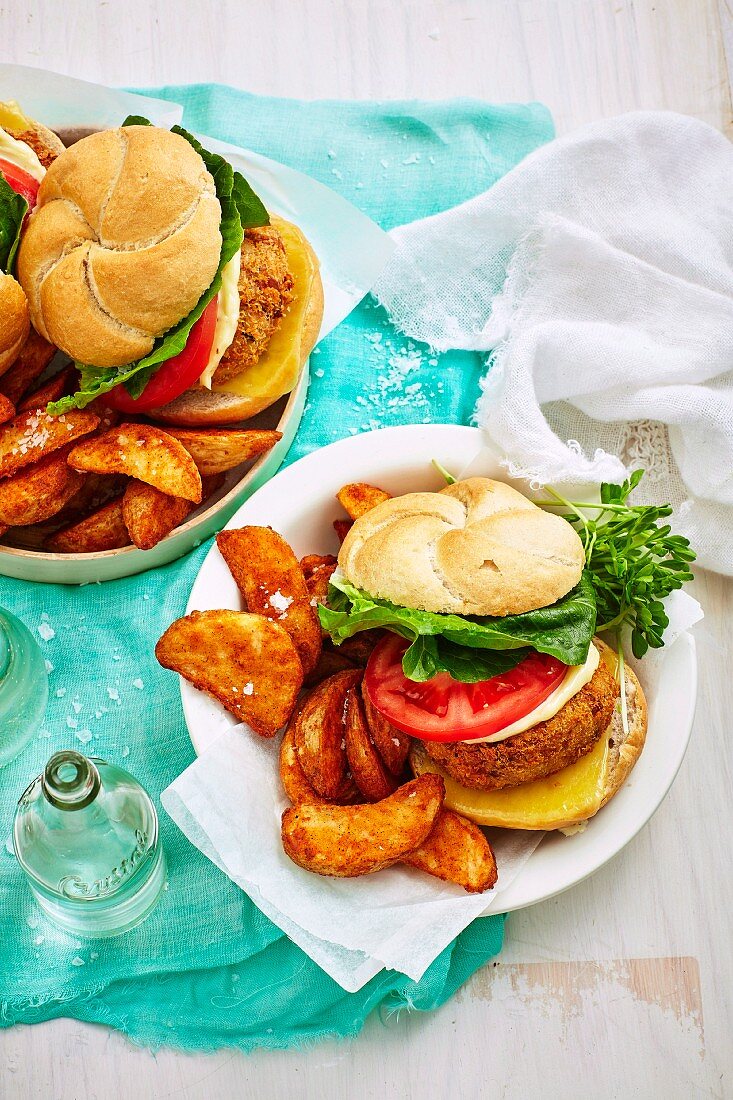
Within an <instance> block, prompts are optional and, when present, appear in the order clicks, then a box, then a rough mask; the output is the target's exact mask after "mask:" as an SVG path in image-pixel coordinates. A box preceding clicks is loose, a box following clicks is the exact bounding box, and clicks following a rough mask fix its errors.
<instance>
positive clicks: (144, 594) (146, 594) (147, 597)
mask: <svg viewBox="0 0 733 1100" xmlns="http://www.w3.org/2000/svg"><path fill="white" fill-rule="evenodd" d="M143 599H144V600H149V599H150V596H149V594H148V593H147V592H143Z"/></svg>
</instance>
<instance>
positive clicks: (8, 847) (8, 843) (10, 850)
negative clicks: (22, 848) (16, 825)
mask: <svg viewBox="0 0 733 1100" xmlns="http://www.w3.org/2000/svg"><path fill="white" fill-rule="evenodd" d="M5 851H6V852H7V853H8V855H9V856H12V855H15V849H14V848H13V841H12V838H11V837H8V839H7V840H6V841H5Z"/></svg>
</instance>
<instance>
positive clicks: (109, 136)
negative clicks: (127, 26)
mask: <svg viewBox="0 0 733 1100" xmlns="http://www.w3.org/2000/svg"><path fill="white" fill-rule="evenodd" d="M220 222H221V207H220V205H219V200H218V199H217V197H216V192H215V188H214V181H213V179H212V177H211V175H210V174H209V172H208V171H207V170H206V166H205V164H204V162H203V160H202V159H201V157H200V156H199V154H198V153H197V152H196V151H195V150H194V149H193V148H192V147H191V145H189V143H188V142H187V141H186V140H185V138H182V137H180V136H179V135H178V134H173V133H170V132H169V131H168V130H161V129H158V128H157V127H154V126H124V127H120V128H119V129H117V130H102V131H100V132H99V133H96V134H91V135H90V136H89V137H86V138H83V139H82V140H81V141H79V142H77V143H76V144H75V145H72V146H71V148H70V149H67V150H66V151H65V152H64V153H62V154H61V156H60V157H58V159H57V160H55V161H54V162H53V164H52V165H51V167H50V168H49V170H48V172H47V173H46V175H45V177H44V179H43V182H42V183H41V186H40V189H39V192H38V206H37V207H36V210H35V211H34V213H33V214H32V215H31V217H30V219H29V222H28V227H27V229H26V231H25V233H24V234H23V238H22V241H21V247H20V250H19V254H18V265H17V266H18V278H19V279H20V282H21V284H22V285H23V289H24V290H25V292H26V294H27V295H28V300H29V303H30V312H31V320H32V321H33V325H34V327H35V328H36V329H37V330H38V331H39V332H40V333H41V335H42V336H44V337H45V338H46V339H47V340H50V341H51V343H53V344H55V345H56V346H57V347H59V348H61V349H62V351H65V352H66V354H67V355H70V356H71V357H72V358H73V359H76V360H78V361H79V362H82V363H88V364H91V365H93V366H98V367H117V366H122V365H123V364H125V363H129V362H132V361H134V360H135V359H139V358H141V357H142V356H144V355H147V354H148V353H149V352H150V351H151V350H152V347H153V343H154V341H155V339H156V337H158V336H162V334H163V333H164V332H165V331H166V330H167V329H169V328H172V327H173V325H175V324H177V323H178V321H180V320H181V319H182V318H183V317H185V316H186V315H187V314H188V313H190V312H191V310H192V309H193V307H194V306H195V305H196V303H197V302H198V300H199V298H200V297H201V295H202V294H203V293H204V291H205V290H207V289H208V287H209V286H210V285H211V282H212V280H213V278H214V275H215V274H216V270H217V267H218V266H219V256H220V253H221V233H220V230H219V225H220Z"/></svg>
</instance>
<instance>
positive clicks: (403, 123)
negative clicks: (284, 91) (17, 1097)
mask: <svg viewBox="0 0 733 1100" xmlns="http://www.w3.org/2000/svg"><path fill="white" fill-rule="evenodd" d="M152 94H155V95H156V96H158V97H161V98H165V99H170V100H174V101H176V102H178V103H181V104H183V105H184V107H185V116H184V124H185V125H186V126H187V127H188V128H189V129H192V130H197V131H200V132H202V133H208V134H211V135H213V136H215V137H218V138H220V139H223V140H225V141H230V142H233V143H235V144H237V145H243V146H245V147H247V148H249V149H253V150H255V151H257V152H259V153H263V154H265V155H267V156H269V157H272V158H274V159H275V160H279V161H283V162H285V163H287V164H290V165H292V166H293V167H295V168H298V169H300V170H301V171H304V172H307V173H309V174H310V175H312V176H314V177H315V178H316V179H319V180H321V181H322V182H323V183H325V184H327V185H328V186H330V187H332V188H333V189H334V190H336V191H339V192H341V194H343V195H344V196H345V197H346V198H348V199H350V200H351V201H352V202H353V203H355V205H357V206H359V207H361V209H362V210H364V211H365V212H366V213H368V214H369V215H371V217H373V218H374V219H375V220H376V221H377V222H379V223H380V224H381V225H382V226H383V227H384V228H386V229H389V228H391V227H393V226H395V225H398V224H401V223H404V222H408V221H412V220H414V219H416V218H421V217H424V216H426V215H429V214H433V213H436V212H438V211H440V210H444V209H446V208H448V207H450V206H453V205H455V204H456V203H459V202H462V201H464V200H465V199H468V198H470V197H471V196H473V195H475V194H477V193H479V192H480V191H483V190H485V189H486V188H487V187H489V186H490V185H491V184H492V183H494V182H495V181H496V180H497V179H498V178H499V177H500V176H501V175H502V174H503V173H504V172H506V171H507V170H508V169H509V168H511V167H512V166H513V165H514V164H516V163H518V162H519V161H520V160H521V159H522V158H523V157H524V156H525V155H526V154H527V153H529V152H531V151H532V150H533V149H534V148H536V147H537V146H538V145H540V144H542V143H543V142H545V141H548V140H549V139H550V138H551V137H552V136H553V127H552V121H551V118H550V116H549V114H548V112H547V111H546V109H545V108H544V107H542V106H540V105H538V104H530V105H526V106H522V105H512V106H491V105H489V104H485V103H480V102H477V101H472V100H456V101H453V102H448V103H419V102H414V103H413V102H406V103H398V102H390V103H342V102H316V103H303V102H297V101H293V100H281V99H267V98H261V97H257V96H252V95H247V94H245V93H243V92H239V91H235V90H234V89H232V88H226V87H221V86H217V85H199V86H192V87H166V88H162V89H156V90H155V92H154V93H152ZM311 369H312V382H311V389H310V393H309V398H308V404H307V407H306V411H305V415H304V418H303V423H302V426H301V428H300V431H299V432H298V436H297V438H296V440H295V443H294V444H293V447H292V448H291V451H290V453H289V455H288V459H287V461H288V462H292V461H293V460H294V459H297V458H299V457H301V456H302V455H304V454H306V453H307V452H309V451H311V450H313V449H314V448H316V447H320V446H323V445H324V444H326V443H331V442H332V441H333V440H335V439H338V438H341V437H342V436H345V435H347V434H348V433H352V434H353V433H356V432H360V431H363V430H366V429H368V428H372V427H378V426H387V425H392V424H403V423H421V422H432V423H441V422H442V423H444V422H456V423H466V422H467V421H468V419H469V418H470V416H471V413H472V410H473V406H474V403H475V400H476V397H477V394H478V378H479V375H480V373H481V370H482V361H481V359H480V357H479V356H474V355H472V354H469V353H465V352H454V353H453V352H449V353H446V354H444V355H441V356H434V355H433V354H432V353H431V352H430V351H429V349H427V348H425V347H421V346H418V345H416V344H414V343H412V342H409V341H406V340H405V339H403V338H402V337H401V336H400V335H399V334H398V333H397V332H396V331H395V330H394V329H393V328H392V327H391V326H390V324H389V322H388V320H387V319H386V317H385V316H384V314H383V312H382V311H381V310H380V309H379V308H378V307H377V306H376V305H375V304H374V303H373V302H371V301H369V300H367V301H365V302H363V303H362V305H361V306H360V307H359V308H357V309H356V310H355V311H354V312H353V313H352V314H351V316H350V317H349V318H348V319H347V320H346V321H345V322H344V323H343V324H341V325H340V326H339V328H337V329H336V330H335V331H334V332H333V333H332V334H331V335H330V336H329V337H328V338H327V339H326V340H325V341H324V342H323V343H322V345H321V346H320V347H319V348H318V349H317V352H316V353H315V354H314V356H313V359H312V363H311ZM208 549H209V547H208V545H205V546H202V547H200V548H199V549H198V550H196V551H194V552H193V553H191V554H190V555H188V556H187V557H186V558H183V559H181V560H180V561H178V562H173V563H172V564H171V565H168V566H166V567H164V568H162V569H158V570H156V571H154V572H150V573H144V574H142V575H140V576H137V577H131V578H128V579H125V580H121V581H116V582H110V583H107V584H104V585H89V586H85V587H80V588H69V587H64V586H51V585H32V584H28V583H24V582H21V581H13V580H9V579H6V578H0V605H3V606H5V607H7V608H9V609H10V610H11V611H12V612H13V613H14V614H16V615H18V616H19V617H20V618H21V619H22V620H23V621H24V622H25V623H26V624H27V626H28V627H29V628H30V629H31V630H32V631H33V633H34V635H35V636H36V637H37V638H38V639H39V641H40V644H41V647H42V650H43V653H44V656H45V657H46V659H47V661H48V662H49V668H50V684H51V699H50V704H49V708H48V713H47V716H46V721H45V725H44V727H43V729H42V731H41V733H40V734H39V736H38V737H37V738H36V739H35V741H34V742H33V744H32V745H31V746H30V747H29V748H28V749H26V751H25V752H24V753H22V755H21V756H20V758H19V759H17V760H16V761H15V762H14V763H12V764H11V765H9V766H8V767H6V768H5V769H4V770H3V771H2V772H0V791H1V792H2V798H0V831H1V832H0V836H2V838H3V844H2V845H1V846H0V943H1V944H2V948H1V951H2V956H1V958H2V965H1V966H0V1023H2V1024H5V1025H10V1024H14V1023H20V1022H23V1023H32V1022H35V1021H38V1020H46V1019H49V1018H52V1017H56V1016H73V1017H75V1018H77V1019H80V1020H87V1021H93V1022H99V1023H106V1024H109V1025H111V1026H113V1027H116V1028H119V1029H120V1030H122V1031H124V1032H125V1033H127V1034H128V1035H129V1036H131V1037H132V1038H133V1039H134V1040H136V1041H138V1042H141V1043H145V1044H148V1045H151V1046H158V1045H161V1044H168V1045H174V1046H179V1047H182V1048H184V1049H188V1050H213V1049H216V1048H218V1047H221V1046H223V1045H230V1046H235V1047H239V1048H241V1049H244V1050H250V1049H253V1048H255V1047H271V1048H275V1047H289V1046H295V1045H299V1044H303V1043H309V1042H312V1041H314V1040H316V1039H318V1038H322V1037H325V1036H350V1035H355V1034H356V1033H357V1032H358V1031H359V1030H360V1028H361V1027H362V1025H363V1023H364V1020H365V1018H366V1017H367V1015H368V1014H369V1013H370V1012H371V1011H372V1010H373V1009H375V1008H380V1009H381V1010H382V1012H383V1013H389V1012H392V1011H398V1010H399V1009H402V1008H415V1009H419V1010H423V1011H424V1010H429V1009H433V1008H436V1007H437V1006H439V1005H440V1004H442V1003H443V1002H444V1001H445V1000H447V998H449V997H450V996H451V995H452V993H453V992H454V991H455V990H456V989H457V988H458V986H460V985H461V983H462V982H464V981H466V979H467V978H468V977H469V976H470V975H471V974H472V973H473V972H474V971H475V970H476V969H478V968H479V967H480V966H482V965H483V964H484V963H485V962H486V961H487V960H488V959H489V958H491V956H493V955H495V954H497V952H498V951H499V950H500V948H501V943H502V931H503V918H502V917H489V918H484V919H481V920H478V921H476V922H475V923H474V924H473V925H472V926H471V927H469V928H468V929H466V931H465V932H463V933H462V935H461V936H459V937H458V939H457V940H456V941H455V942H454V943H453V944H452V945H451V946H450V947H448V948H447V949H446V950H445V951H444V952H443V953H442V954H441V955H440V957H439V958H437V959H436V960H435V962H434V963H433V964H432V966H431V967H430V968H429V969H428V971H427V973H426V974H425V975H424V977H423V978H422V980H421V981H420V982H412V981H410V980H409V979H407V978H405V977H404V976H402V975H399V974H395V973H385V972H383V973H381V974H379V975H377V976H376V977H375V978H373V979H372V981H370V982H369V983H368V985H367V986H365V988H364V989H362V990H361V991H360V992H359V993H354V994H347V993H345V992H344V991H343V990H342V989H341V988H340V987H339V986H337V985H336V984H335V983H334V982H333V981H332V980H331V979H330V978H329V977H327V976H326V975H325V974H324V973H323V972H322V971H321V970H320V969H319V968H318V967H317V966H316V965H315V964H314V963H313V962H311V960H310V959H309V958H308V957H307V956H305V955H304V954H303V953H302V952H301V951H300V950H299V949H298V948H297V947H295V946H294V945H293V944H292V943H291V942H290V941H289V940H288V939H287V938H286V937H285V936H284V935H283V934H282V933H281V932H280V930H279V929H278V928H276V927H275V926H274V925H273V924H271V923H270V921H268V920H267V919H266V918H265V917H264V916H263V915H262V914H261V913H260V912H259V911H258V910H257V909H256V908H255V906H254V905H253V904H252V903H251V902H250V900H249V898H248V897H247V896H246V895H245V894H244V893H242V891H241V890H240V889H239V888H238V887H236V886H235V885H234V884H233V883H232V882H230V881H229V879H228V878H226V876H225V875H223V874H222V873H221V872H220V871H218V870H217V869H216V868H215V867H214V866H213V865H212V864H211V863H209V862H208V860H206V859H205V857H204V856H202V855H201V854H200V853H199V852H198V851H197V850H196V849H195V848H193V847H192V846H191V845H190V844H189V843H188V841H187V840H186V839H185V838H184V837H183V835H182V834H181V833H180V832H179V831H178V829H177V828H176V827H175V826H174V825H173V823H172V822H171V821H170V819H169V818H168V817H167V815H166V814H165V813H164V812H163V811H160V820H161V830H162V838H163V844H164V846H165V851H166V855H167V858H168V868H169V889H168V890H167V892H166V893H165V894H164V895H163V899H162V901H161V903H160V905H159V906H158V908H157V909H156V911H155V912H154V913H153V915H152V916H151V917H150V919H149V920H148V921H147V922H145V923H144V924H143V925H142V926H140V927H139V928H137V929H135V930H133V931H132V932H130V933H128V934H126V935H124V936H122V937H119V938H117V939H114V940H97V941H83V940H77V939H74V938H73V937H70V936H68V935H66V934H64V933H61V932H59V931H57V930H56V929H55V928H54V927H53V926H52V925H50V924H49V923H48V922H47V921H46V920H45V918H44V917H43V916H42V914H41V913H40V911H39V910H38V909H37V908H36V907H35V905H34V903H33V902H32V900H31V896H30V893H29V891H28V888H27V886H26V884H25V882H24V881H23V880H22V877H21V874H20V871H19V868H18V866H17V864H16V862H15V859H14V857H13V855H12V847H11V843H10V835H11V826H12V818H13V812H14V807H15V802H16V800H17V797H18V796H19V795H20V793H21V792H22V790H23V789H24V787H25V786H26V785H27V783H28V782H29V781H30V780H31V779H32V778H33V777H34V776H35V775H36V774H37V773H38V772H39V771H40V770H41V769H42V767H43V764H44V763H45V761H46V759H47V758H48V756H49V755H50V753H51V752H52V751H55V750H57V749H60V748H64V747H69V746H71V747H73V748H76V749H79V750H81V751H85V752H87V753H88V754H90V755H91V754H93V755H97V756H101V757H103V758H106V759H108V760H112V761H114V762H116V763H118V764H120V765H122V766H123V767H126V768H128V769H129V770H130V771H132V772H133V773H134V774H135V775H136V776H137V777H138V779H139V780H140V781H141V782H142V784H143V785H144V786H145V787H146V789H147V790H148V791H149V792H150V793H151V795H152V796H153V798H154V799H155V800H156V803H157V805H158V808H159V810H160V803H159V795H160V792H161V790H162V789H163V788H164V787H166V786H167V785H168V784H169V783H170V782H171V781H172V780H173V779H174V778H175V777H176V776H177V775H179V774H180V772H182V771H183V770H184V768H186V767H187V766H188V764H190V763H191V760H192V759H193V751H192V748H191V744H190V741H189V738H188V734H187V732H186V727H185V724H184V720H183V713H182V710H181V703H180V695H179V690H178V681H177V678H176V677H175V676H174V675H173V674H171V673H169V672H164V671H163V670H161V669H160V668H159V666H158V665H157V663H156V661H155V659H154V657H153V646H154V644H155V641H156V640H157V638H158V637H159V635H160V634H161V633H162V632H163V630H164V629H165V627H166V626H168V624H169V623H170V622H171V621H172V620H173V619H175V618H177V617H178V616H179V615H181V614H182V613H183V611H184V607H185V603H186V599H187V597H188V593H189V591H190V589H191V585H192V583H193V580H194V578H195V576H196V573H197V571H198V569H199V568H200V565H201V562H202V561H203V558H204V556H205V554H206V553H207V551H208ZM42 623H43V624H45V627H44V628H42V629H41V630H40V632H39V628H40V627H41V624H42ZM51 632H53V636H50V634H51Z"/></svg>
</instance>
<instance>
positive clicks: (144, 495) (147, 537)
mask: <svg viewBox="0 0 733 1100" xmlns="http://www.w3.org/2000/svg"><path fill="white" fill-rule="evenodd" d="M195 507H196V505H195V504H192V502H191V501H190V500H184V499H183V497H172V496H169V495H168V494H167V493H161V491H160V489H156V488H154V487H153V486H152V485H146V484H145V482H144V481H137V480H136V479H135V478H133V479H132V481H130V482H128V485H127V488H126V489H125V495H124V496H123V498H122V517H123V519H124V521H125V527H126V528H127V530H128V531H129V532H130V538H131V539H132V541H133V542H134V543H135V546H137V547H138V549H139V550H151V549H152V548H153V547H154V546H157V544H158V543H159V542H160V540H161V539H164V538H165V537H166V535H169V534H170V533H171V531H173V530H174V529H175V528H176V527H177V526H178V524H179V523H182V522H183V520H184V519H185V518H186V516H187V515H189V513H190V512H192V511H193V510H194V508H195Z"/></svg>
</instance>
